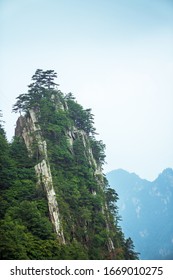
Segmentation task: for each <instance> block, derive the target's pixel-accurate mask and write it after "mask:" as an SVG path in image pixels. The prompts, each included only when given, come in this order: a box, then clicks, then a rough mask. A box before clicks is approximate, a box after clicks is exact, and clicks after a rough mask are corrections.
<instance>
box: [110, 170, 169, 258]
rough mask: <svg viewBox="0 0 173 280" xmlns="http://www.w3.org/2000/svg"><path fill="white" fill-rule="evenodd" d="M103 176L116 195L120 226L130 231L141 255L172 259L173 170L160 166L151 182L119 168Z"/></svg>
mask: <svg viewBox="0 0 173 280" xmlns="http://www.w3.org/2000/svg"><path fill="white" fill-rule="evenodd" d="M106 176H107V179H108V181H109V184H110V186H111V187H112V188H114V189H115V190H116V191H117V193H118V196H119V200H118V207H119V213H120V215H121V217H122V221H121V222H120V225H121V226H122V229H123V231H124V232H125V235H126V234H129V232H131V237H132V238H133V241H134V244H135V246H136V249H137V250H138V251H140V253H141V258H142V259H172V258H173V222H172V217H171V213H172V211H173V206H172V205H173V169H172V168H166V169H164V170H163V171H162V172H161V173H160V174H159V175H158V177H157V178H156V179H155V180H154V181H151V182H150V181H148V180H145V179H141V178H140V177H139V176H138V175H136V174H135V175H134V174H133V173H130V172H128V171H125V170H123V171H122V170H121V169H118V170H114V171H111V172H109V173H107V174H106ZM129 178H130V180H129ZM147 247H148V248H149V249H147Z"/></svg>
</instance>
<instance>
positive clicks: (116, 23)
mask: <svg viewBox="0 0 173 280" xmlns="http://www.w3.org/2000/svg"><path fill="white" fill-rule="evenodd" d="M0 26H1V29H0V37H1V44H0V60H1V70H0V100H1V104H0V109H1V110H2V111H3V115H4V120H5V121H6V124H5V128H6V131H7V136H8V138H9V139H11V137H12V136H13V133H14V124H15V120H16V118H17V115H15V114H11V107H12V104H14V103H15V98H16V97H17V96H18V95H19V94H21V93H24V92H26V90H27V85H28V84H29V83H30V81H31V76H32V75H33V74H34V72H35V70H36V69H37V68H42V69H44V70H46V69H54V70H55V71H56V72H57V73H58V80H57V82H58V83H59V84H60V87H59V88H60V89H61V90H62V91H63V92H65V93H67V92H73V93H74V95H75V96H76V98H77V100H78V102H79V103H80V104H81V105H83V106H84V107H85V108H92V111H93V114H94V115H95V126H96V129H97V131H98V133H99V139H102V140H103V142H104V143H105V144H106V147H107V148H106V155H107V157H106V161H107V165H106V166H105V172H107V171H110V170H112V169H116V168H124V169H126V170H128V171H131V172H136V173H137V174H139V175H140V176H141V177H143V178H148V179H154V178H155V177H156V176H157V175H158V173H160V172H161V171H162V170H163V169H164V168H166V167H173V128H172V124H173V109H172V108H173V78H172V73H173V1H171V0H119V1H118V0H99V1H98V0H92V1H91V0H87V1H86V0H80V1H79V0H57V1H56V0H25V1H23V0H0Z"/></svg>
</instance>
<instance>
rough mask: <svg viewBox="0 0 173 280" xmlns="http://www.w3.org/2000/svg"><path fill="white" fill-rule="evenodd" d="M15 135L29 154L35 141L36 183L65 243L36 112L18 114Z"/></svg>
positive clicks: (52, 220)
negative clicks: (43, 194) (42, 192)
mask: <svg viewBox="0 0 173 280" xmlns="http://www.w3.org/2000/svg"><path fill="white" fill-rule="evenodd" d="M15 135H16V136H19V137H22V138H23V139H24V142H25V145H26V147H27V150H28V153H29V155H30V156H32V155H33V144H34V143H35V145H36V147H34V149H36V150H37V153H38V159H39V158H40V160H39V163H37V164H36V165H35V172H36V175H37V178H38V184H41V185H42V186H43V187H44V190H45V192H46V196H47V201H48V207H49V215H50V219H51V222H52V224H53V226H54V230H55V233H56V234H57V238H58V239H59V241H60V242H61V243H65V239H64V234H63V229H62V227H61V223H60V215H59V208H58V203H57V200H56V193H55V190H54V186H53V181H52V175H51V170H50V165H49V161H48V157H47V145H46V141H45V140H44V139H42V135H41V129H40V126H39V125H38V121H37V117H36V114H35V112H34V111H33V110H30V111H29V112H28V113H27V115H26V116H20V117H19V119H18V120H17V124H16V129H15Z"/></svg>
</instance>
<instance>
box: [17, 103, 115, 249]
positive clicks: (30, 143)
mask: <svg viewBox="0 0 173 280" xmlns="http://www.w3.org/2000/svg"><path fill="white" fill-rule="evenodd" d="M58 104H59V105H57V104H56V103H55V105H56V110H59V109H60V110H63V111H64V110H68V106H67V104H65V106H63V105H62V104H61V103H60V102H59V101H58ZM65 133H66V137H67V142H68V146H69V149H70V151H71V153H72V154H74V151H73V142H74V141H75V140H76V139H81V141H82V143H83V147H84V156H85V158H87V161H88V164H89V165H90V166H92V168H93V172H94V176H95V180H96V182H97V184H98V185H99V187H100V189H103V188H104V178H103V174H102V168H101V164H98V163H97V162H96V160H95V158H94V156H93V152H92V149H91V147H90V143H89V138H88V135H87V134H86V132H85V131H83V130H79V129H77V128H76V127H74V126H73V127H71V128H70V129H69V130H68V131H66V132H65ZM15 136H18V137H22V138H23V140H24V142H25V145H26V147H27V150H28V153H29V155H30V156H31V157H32V156H33V154H34V153H36V156H37V164H35V167H34V168H35V172H36V175H37V178H38V184H39V185H41V186H42V187H43V188H44V191H45V193H46V197H47V201H48V207H49V216H50V219H51V222H52V224H53V226H54V230H55V232H56V234H57V238H58V239H59V241H60V242H61V243H65V238H64V233H63V227H62V224H61V218H60V217H61V213H60V211H59V207H58V202H57V199H56V191H55V188H54V185H53V179H52V174H51V169H50V164H49V159H48V151H47V143H46V140H45V139H44V137H43V135H42V131H41V127H40V125H39V124H38V117H37V112H35V111H34V110H31V109H30V110H29V111H28V112H27V114H26V115H25V116H20V117H19V119H18V120H17V124H16V129H15ZM91 193H92V195H94V196H95V195H96V194H97V191H96V190H92V189H91ZM102 213H103V215H104V216H105V222H106V230H107V232H108V233H109V230H110V229H109V223H108V220H107V218H106V215H107V214H106V213H107V204H106V202H105V203H104V204H103V205H102ZM107 246H108V250H109V251H110V252H111V251H112V250H114V245H113V241H112V240H111V238H110V237H109V238H108V241H107Z"/></svg>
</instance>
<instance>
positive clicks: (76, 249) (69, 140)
mask: <svg viewBox="0 0 173 280" xmlns="http://www.w3.org/2000/svg"><path fill="white" fill-rule="evenodd" d="M55 77H56V73H55V72H54V71H52V70H48V71H43V70H40V69H38V70H37V71H36V73H35V75H34V76H33V77H32V81H33V83H32V84H31V85H29V90H28V93H26V94H23V95H19V97H18V98H17V102H16V104H15V105H14V107H13V110H14V111H15V112H16V111H21V112H25V113H26V114H27V116H28V117H29V115H30V111H29V110H30V109H32V110H34V112H35V113H36V116H37V120H38V123H35V125H38V128H39V131H38V133H40V135H41V136H40V137H41V138H42V139H43V140H46V143H47V152H48V160H49V164H50V167H51V173H52V177H53V184H54V188H55V191H56V196H57V202H58V207H59V212H60V219H61V223H62V229H63V233H64V237H65V241H66V244H65V245H63V244H60V243H59V242H58V240H57V238H56V235H55V233H54V231H53V227H52V224H51V222H50V219H49V210H48V205H47V199H46V195H45V192H44V189H43V188H42V185H41V184H40V185H38V184H37V178H36V175H35V171H34V165H35V164H37V163H38V162H41V161H42V159H43V157H44V155H42V154H40V152H39V149H38V143H37V137H36V135H35V134H33V135H32V137H33V143H32V157H31V156H30V157H29V156H28V152H27V149H26V146H25V144H24V142H23V140H22V139H21V138H17V137H15V138H14V139H13V142H12V143H11V144H8V143H7V141H6V138H5V134H4V132H3V130H2V132H1V134H0V137H1V138H0V147H1V148H2V149H0V153H2V155H1V159H0V166H1V169H2V170H1V171H0V172H1V173H0V174H1V176H2V181H1V183H0V184H1V192H0V203H1V211H0V218H1V221H0V222H1V229H0V236H1V239H0V254H1V258H2V259H125V258H126V256H127V257H128V258H132V259H133V258H134V255H133V248H132V244H129V243H127V241H126V240H125V238H124V236H123V233H122V231H121V229H120V227H119V226H118V222H117V221H118V219H119V217H118V209H117V207H116V202H117V199H118V197H117V194H116V192H115V191H113V190H112V189H110V188H109V186H108V184H107V180H106V178H105V176H103V175H102V173H101V172H100V170H101V166H102V164H103V163H104V160H105V153H104V149H105V145H104V144H103V142H102V141H98V140H96V139H95V128H94V126H93V124H94V121H93V114H92V113H91V109H86V110H85V109H84V108H83V107H82V106H81V105H79V104H78V103H77V102H76V101H75V98H74V97H73V95H72V94H71V93H69V94H67V95H66V96H64V95H63V93H62V92H60V91H59V90H57V89H56V86H57V84H56V83H55V82H54V78H55ZM110 240H111V242H113V244H114V247H115V248H114V249H113V248H112V249H110ZM108 247H109V249H108Z"/></svg>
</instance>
